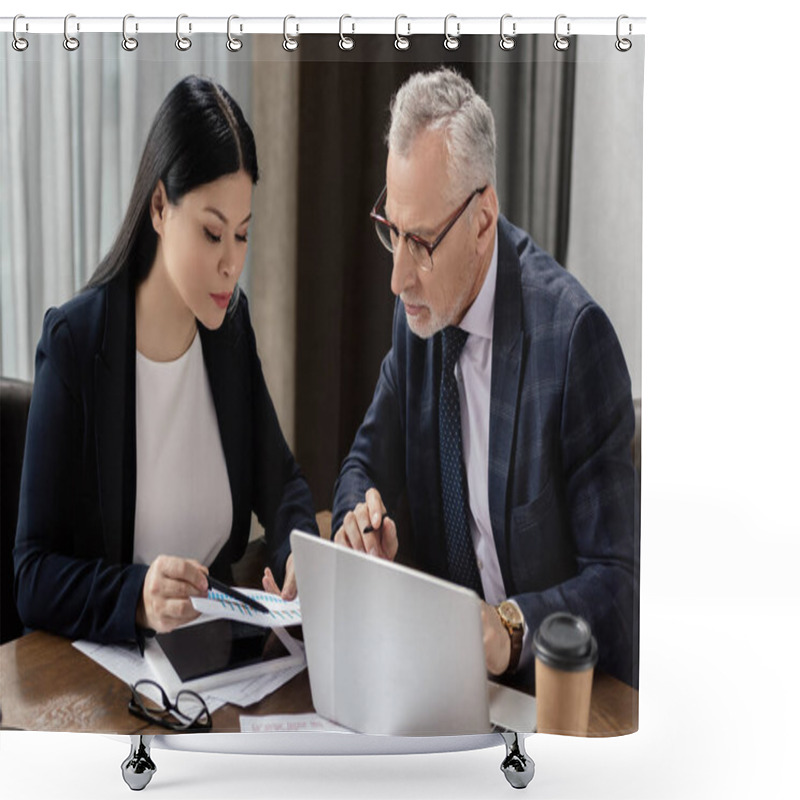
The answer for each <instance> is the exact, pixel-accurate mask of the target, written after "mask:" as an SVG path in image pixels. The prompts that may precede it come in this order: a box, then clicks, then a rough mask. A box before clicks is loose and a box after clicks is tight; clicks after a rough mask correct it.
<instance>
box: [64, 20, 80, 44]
mask: <svg viewBox="0 0 800 800" xmlns="http://www.w3.org/2000/svg"><path fill="white" fill-rule="evenodd" d="M71 19H75V15H74V14H67V16H66V17H64V43H63V44H64V49H65V50H69V51H70V52H72V51H73V50H77V49H78V48H79V47H80V46H81V43H80V42H79V41H78V40H77V39H76V38H75V37H74V36H70V35H69V30H68V27H69V21H70V20H71ZM76 29H77V30H80V29H81V27H80V24H78V23H76Z"/></svg>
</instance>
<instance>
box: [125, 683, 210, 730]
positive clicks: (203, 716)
mask: <svg viewBox="0 0 800 800" xmlns="http://www.w3.org/2000/svg"><path fill="white" fill-rule="evenodd" d="M145 683H146V684H148V685H150V686H155V687H156V689H158V691H159V692H161V705H162V706H163V710H162V711H160V712H152V711H149V710H148V709H147V708H145V706H144V704H143V702H142V700H141V699H140V694H139V691H138V687H139V686H141V685H142V684H145ZM129 685H130V689H131V699H130V700H129V701H128V712H129V713H131V714H133V715H134V716H136V717H139V719H143V720H145V721H146V722H152V723H153V724H154V725H160V726H161V727H162V728H167V729H168V730H171V731H210V730H211V712H210V711H209V710H208V706H207V705H206V702H205V700H203V698H202V697H200V695H199V694H197V692H193V691H192V690H191V689H181V690H180V691H179V692H178V694H176V695H175V702H174V703H171V702H170V699H169V698H168V697H167V693H166V692H165V691H164V688H163V687H162V686H161V684H159V683H156V682H155V681H153V680H150V679H149V678H142V679H141V680H138V681H136V683H134V684H129ZM183 695H186V696H191V697H193V698H196V699H197V700H198V701H199V703H200V711H199V712H198V714H196V715H195V716H194V717H193V718H190V717H187V716H186V714H183V713H181V712H180V710H179V709H178V704H179V701H180V698H181V696H183ZM147 699H148V700H149V699H150V698H147ZM150 702H153V701H152V700H151V701H150ZM168 714H172V715H173V717H176V718H179V719H176V720H175V721H174V722H173V721H172V720H169V719H167V718H166V717H167V715H168ZM181 720H185V722H184V721H181Z"/></svg>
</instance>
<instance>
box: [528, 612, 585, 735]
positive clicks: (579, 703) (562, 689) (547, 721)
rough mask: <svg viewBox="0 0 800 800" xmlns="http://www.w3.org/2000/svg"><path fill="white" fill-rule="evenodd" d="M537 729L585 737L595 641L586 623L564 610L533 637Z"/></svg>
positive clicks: (549, 619)
mask: <svg viewBox="0 0 800 800" xmlns="http://www.w3.org/2000/svg"><path fill="white" fill-rule="evenodd" d="M533 654H534V656H535V659H536V729H537V730H538V731H539V733H563V734H569V735H572V736H585V735H586V731H587V730H588V728H589V707H590V705H591V700H592V678H593V676H594V666H595V664H596V663H597V641H596V640H595V638H594V636H592V630H591V628H590V627H589V623H588V622H586V620H584V619H582V618H581V617H577V616H575V615H574V614H570V613H569V612H567V611H558V612H556V613H554V614H550V616H548V617H546V618H545V619H544V620H543V621H542V624H541V625H540V626H539V629H538V630H537V631H536V633H535V634H534V635H533Z"/></svg>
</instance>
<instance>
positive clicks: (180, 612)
mask: <svg viewBox="0 0 800 800" xmlns="http://www.w3.org/2000/svg"><path fill="white" fill-rule="evenodd" d="M207 575H208V568H207V567H204V566H203V565H202V564H201V563H200V562H199V561H195V560H194V559H189V558H179V557H177V556H164V555H161V556H158V557H157V558H156V559H155V561H153V563H152V564H151V565H150V567H149V569H148V570H147V574H146V575H145V578H144V586H143V587H142V594H141V597H140V598H139V605H138V606H137V608H136V624H137V625H139V627H141V628H151V629H152V630H154V631H155V632H156V633H167V632H168V631H171V630H173V629H174V628H177V627H178V626H179V625H183V624H184V623H185V622H190V621H191V620H193V619H196V618H197V617H199V616H200V614H199V613H198V612H197V611H195V610H194V607H193V606H192V601H191V600H190V599H189V598H190V597H205V596H206V594H207V593H208V581H207V580H206V576H207Z"/></svg>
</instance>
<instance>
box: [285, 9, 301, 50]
mask: <svg viewBox="0 0 800 800" xmlns="http://www.w3.org/2000/svg"><path fill="white" fill-rule="evenodd" d="M290 19H296V17H293V16H292V15H291V14H289V15H288V16H286V17H284V18H283V49H284V50H288V51H289V52H292V50H297V47H298V45H299V44H300V42H298V41H297V39H296V38H295V37H294V36H290V35H289V30H288V25H289V20H290ZM295 31H296V32H297V33H299V32H300V28H299V27H298V26H297V25H295Z"/></svg>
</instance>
